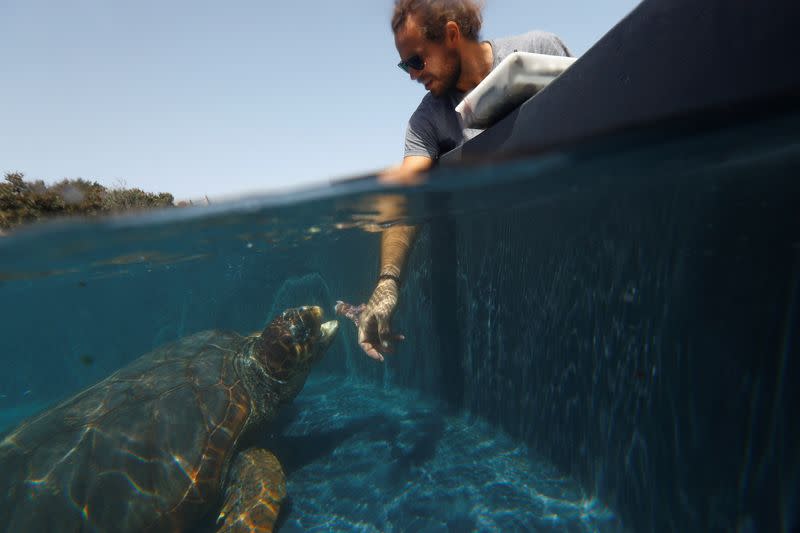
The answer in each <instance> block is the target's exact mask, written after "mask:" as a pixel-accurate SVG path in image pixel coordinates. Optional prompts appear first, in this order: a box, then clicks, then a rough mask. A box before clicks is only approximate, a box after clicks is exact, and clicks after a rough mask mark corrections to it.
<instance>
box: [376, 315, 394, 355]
mask: <svg viewBox="0 0 800 533" xmlns="http://www.w3.org/2000/svg"><path fill="white" fill-rule="evenodd" d="M378 338H379V339H380V341H381V347H382V348H383V349H384V350H385V349H387V348H389V340H390V339H391V338H392V332H391V330H390V329H389V321H388V320H380V319H378Z"/></svg>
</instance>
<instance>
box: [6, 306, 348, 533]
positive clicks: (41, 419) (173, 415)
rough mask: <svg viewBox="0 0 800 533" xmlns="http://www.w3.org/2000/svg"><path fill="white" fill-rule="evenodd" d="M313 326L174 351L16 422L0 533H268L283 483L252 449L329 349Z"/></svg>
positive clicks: (227, 335)
mask: <svg viewBox="0 0 800 533" xmlns="http://www.w3.org/2000/svg"><path fill="white" fill-rule="evenodd" d="M322 317H323V313H322V310H321V309H320V308H319V307H300V308H295V309H288V310H286V311H284V312H283V313H282V314H281V315H279V316H278V317H276V318H275V320H273V321H272V322H271V323H270V324H269V325H268V326H267V327H266V328H265V329H264V330H263V331H262V332H261V334H260V335H258V334H254V335H251V336H249V337H244V336H241V335H238V334H237V333H234V332H225V331H218V330H211V331H204V332H201V333H197V334H194V335H191V336H189V337H185V338H183V339H180V340H177V341H175V342H173V343H170V344H168V345H165V346H162V347H160V348H157V349H155V350H154V351H152V352H150V353H148V354H146V355H143V356H142V357H140V358H139V359H137V360H136V361H134V362H133V363H131V364H130V365H128V366H126V367H125V368H123V369H121V370H119V371H117V372H116V373H114V374H112V375H111V376H109V377H108V378H106V379H105V380H103V381H101V382H100V383H97V384H96V385H94V386H92V387H90V388H88V389H86V390H84V391H83V392H81V393H79V394H77V395H76V396H74V397H72V398H70V399H69V400H67V401H65V402H64V403H62V404H60V405H58V406H56V407H54V408H52V409H50V410H48V411H46V412H44V413H42V414H40V415H38V416H36V417H34V418H32V419H30V420H27V421H25V422H23V423H22V424H21V425H20V426H19V427H18V428H16V429H15V430H13V431H12V432H11V433H9V434H8V435H6V436H5V438H3V440H2V441H0V472H2V474H1V475H0V525H2V526H0V529H3V527H5V528H6V529H5V530H7V531H14V532H18V531H19V532H21V531H34V532H44V531H115V532H116V531H119V532H132V531H136V532H139V531H185V530H194V529H196V528H199V527H205V526H204V524H206V523H210V524H211V527H212V529H213V528H216V529H217V530H219V531H259V532H261V531H272V530H273V528H274V524H275V521H276V519H277V517H278V512H279V510H280V506H281V501H282V500H283V499H284V496H285V494H286V481H285V477H284V473H283V470H282V468H281V465H280V463H279V462H278V460H277V458H276V457H275V456H274V455H273V454H272V453H271V452H269V451H267V450H266V449H263V448H260V447H257V446H255V445H254V442H255V441H256V437H257V436H258V435H263V434H264V433H265V429H266V425H267V424H268V422H269V421H270V420H271V419H272V418H273V417H274V416H275V414H276V411H277V410H278V409H279V407H280V406H281V405H282V404H285V403H287V402H289V401H291V400H292V399H293V398H294V397H295V396H296V395H297V394H298V393H299V392H300V390H301V389H302V388H303V385H304V384H305V381H306V377H307V376H308V373H309V371H310V369H311V366H312V364H313V363H315V362H316V361H318V360H319V359H321V358H322V356H323V354H324V353H325V350H326V349H327V348H328V346H330V344H331V341H332V340H333V338H334V337H335V335H336V331H337V329H338V323H337V322H336V321H335V320H331V321H329V322H325V323H323V322H322Z"/></svg>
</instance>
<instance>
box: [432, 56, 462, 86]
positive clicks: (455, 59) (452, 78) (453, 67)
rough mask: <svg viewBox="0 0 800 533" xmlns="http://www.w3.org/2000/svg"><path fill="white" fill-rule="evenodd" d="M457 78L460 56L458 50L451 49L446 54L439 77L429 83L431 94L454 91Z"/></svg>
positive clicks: (459, 72) (459, 74)
mask: <svg viewBox="0 0 800 533" xmlns="http://www.w3.org/2000/svg"><path fill="white" fill-rule="evenodd" d="M459 78H461V57H460V56H459V55H458V52H456V51H455V50H452V51H451V52H449V53H448V54H447V59H446V61H445V62H444V65H443V67H442V73H441V74H440V75H439V79H438V80H436V82H434V83H433V85H431V89H430V91H431V94H433V95H434V96H443V95H445V94H447V93H449V92H452V91H455V90H456V85H458V80H459Z"/></svg>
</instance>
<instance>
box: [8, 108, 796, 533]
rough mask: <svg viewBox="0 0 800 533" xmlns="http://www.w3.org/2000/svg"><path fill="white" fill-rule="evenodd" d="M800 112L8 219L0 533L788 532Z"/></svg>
mask: <svg viewBox="0 0 800 533" xmlns="http://www.w3.org/2000/svg"><path fill="white" fill-rule="evenodd" d="M798 126H800V116H797V115H787V116H783V117H772V118H764V119H761V120H759V121H754V122H749V123H746V124H740V125H736V126H729V127H726V128H721V129H717V130H714V131H705V132H701V133H695V134H692V135H685V134H683V135H678V136H670V135H660V134H658V131H657V130H656V131H655V132H650V133H647V134H641V135H636V136H635V137H631V136H628V137H615V138H614V139H612V140H605V141H602V142H593V143H586V144H584V145H582V146H580V147H577V148H575V149H573V150H563V151H554V152H549V153H547V154H543V155H535V156H534V155H532V156H530V157H525V158H518V159H514V160H509V161H506V162H495V163H492V164H486V165H482V166H460V167H456V166H453V167H442V168H440V169H437V170H436V171H435V172H433V173H432V174H431V176H430V179H429V180H428V182H427V183H425V184H423V185H421V186H418V187H415V188H411V189H389V188H385V187H381V186H380V185H379V184H377V183H376V181H375V180H374V179H373V178H370V177H366V178H363V179H353V180H345V181H341V182H337V183H333V184H331V185H324V186H320V187H316V188H311V189H302V190H296V191H293V192H288V193H280V194H264V195H252V196H248V197H246V198H240V199H238V200H231V201H227V202H219V203H212V204H211V205H209V206H204V207H192V208H184V209H170V210H164V211H156V212H150V213H145V214H141V215H128V216H119V217H113V218H105V219H92V220H86V221H65V222H52V223H46V224H41V225H37V226H33V227H30V228H26V229H23V230H20V231H17V232H13V233H11V234H10V235H8V236H4V237H0V301H2V308H1V309H2V315H1V316H0V324H1V325H2V326H1V329H0V332H1V334H0V363H1V364H2V368H3V372H2V373H0V530H3V531H37V532H39V531H142V530H154V531H166V530H170V531H173V530H184V531H203V532H205V531H218V530H222V531H269V530H272V528H274V529H275V530H276V531H282V532H289V531H359V532H360V531H364V532H373V531H375V532H377V531H387V532H401V531H402V532H405V531H410V532H423V531H424V532H471V531H503V532H505V531H508V532H515V531H544V532H550V531H553V532H555V531H569V532H572V531H574V532H595V531H596V532H623V531H624V532H628V531H630V532H638V531H644V532H649V531H670V532H672V531H675V532H678V531H680V532H685V531H741V532H758V531H795V530H796V528H797V526H798V523H800V517H798V503H799V502H800V481H798V480H800V423H798V415H797V405H800V392H798V391H799V390H800V389H799V388H798V385H800V366H799V365H798V353H799V352H800V349H799V348H798V340H799V339H798V334H799V333H800V318H798V317H799V316H800V315H798V312H799V311H800V310H799V309H798V306H800V209H799V208H798V205H800V180H798V177H799V176H800V135H798V133H797V132H798V131H800V128H798ZM395 225H414V226H417V227H418V228H419V236H418V239H417V242H416V243H415V245H414V248H413V251H412V253H411V256H410V259H409V264H408V266H407V269H406V270H407V272H406V274H405V275H404V277H403V280H402V285H401V291H400V301H399V305H398V307H397V310H396V313H395V314H394V317H393V320H392V324H393V327H394V328H395V329H396V330H397V331H398V332H400V333H402V334H403V335H404V336H405V340H403V341H402V342H399V343H398V344H397V347H396V350H395V352H394V353H392V354H389V355H387V357H386V360H385V362H383V363H380V362H377V361H374V360H372V359H370V358H368V357H367V356H366V355H365V354H364V352H363V351H362V350H361V348H360V346H359V343H358V338H357V329H356V326H355V324H354V323H353V321H351V320H350V319H349V318H347V317H345V316H342V315H341V314H337V313H336V312H335V305H336V302H337V301H340V300H341V301H345V302H350V303H352V304H360V303H363V302H364V301H366V299H367V298H369V296H370V294H371V292H372V290H373V288H374V287H375V283H376V278H377V274H378V267H379V254H380V237H381V232H383V231H384V230H385V229H386V228H389V227H392V226H395ZM333 321H336V322H333ZM109 376H111V377H109ZM792 405H794V406H795V407H794V408H792V407H791V406H792Z"/></svg>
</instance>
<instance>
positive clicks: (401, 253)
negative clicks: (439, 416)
mask: <svg viewBox="0 0 800 533" xmlns="http://www.w3.org/2000/svg"><path fill="white" fill-rule="evenodd" d="M431 166H433V160H432V159H431V158H429V157H423V156H407V157H405V158H404V159H403V162H402V163H401V164H400V165H399V166H397V167H393V168H391V169H387V170H386V171H384V172H383V173H382V174H381V175H380V176H379V178H378V179H379V180H380V181H381V182H383V183H388V184H393V185H414V184H417V183H421V182H422V181H424V179H425V177H424V174H423V173H424V172H425V171H427V170H429V169H430V168H431ZM386 200H387V201H385V202H379V204H380V205H378V206H377V207H378V211H380V212H381V217H382V218H383V219H385V220H386V219H397V218H400V217H402V216H403V215H405V205H404V204H403V202H402V201H400V202H398V201H396V199H395V198H392V199H391V200H390V199H389V198H387V199H386ZM416 235H417V228H416V226H408V225H397V226H390V227H389V228H387V229H385V230H384V231H383V233H382V234H381V268H380V271H379V273H378V284H377V285H376V286H375V290H374V291H373V292H372V296H371V297H370V299H369V301H368V302H367V305H366V308H365V309H364V311H363V313H362V314H361V320H360V324H359V327H358V343H359V344H360V345H361V348H362V349H363V350H364V351H365V352H366V354H367V355H368V356H370V357H372V358H373V359H376V360H378V361H383V355H382V354H381V351H386V350H387V349H390V344H389V343H390V342H391V341H394V340H396V339H397V338H399V336H398V335H393V334H392V331H391V320H392V314H393V313H394V309H395V307H396V306H397V300H398V297H399V292H400V279H401V277H402V275H403V271H404V269H405V264H406V260H407V259H408V254H409V253H410V252H411V248H412V246H413V244H414V240H415V238H416ZM379 349H380V350H379Z"/></svg>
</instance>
